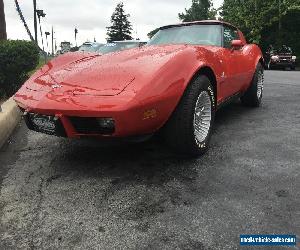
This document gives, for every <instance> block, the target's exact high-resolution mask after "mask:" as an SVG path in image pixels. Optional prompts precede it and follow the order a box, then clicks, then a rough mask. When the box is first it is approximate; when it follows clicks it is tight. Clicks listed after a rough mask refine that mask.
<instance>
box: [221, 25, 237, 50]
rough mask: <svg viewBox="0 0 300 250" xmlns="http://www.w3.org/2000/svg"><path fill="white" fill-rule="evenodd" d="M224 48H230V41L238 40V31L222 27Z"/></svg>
mask: <svg viewBox="0 0 300 250" xmlns="http://www.w3.org/2000/svg"><path fill="white" fill-rule="evenodd" d="M223 37H224V47H225V48H230V47H231V41H232V40H238V39H240V38H239V34H238V31H237V30H236V29H233V28H230V27H227V26H224V34H223Z"/></svg>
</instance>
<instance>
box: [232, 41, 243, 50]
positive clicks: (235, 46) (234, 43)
mask: <svg viewBox="0 0 300 250" xmlns="http://www.w3.org/2000/svg"><path fill="white" fill-rule="evenodd" d="M243 46H244V43H243V42H242V40H232V41H231V47H232V48H233V49H240V48H241V47H243Z"/></svg>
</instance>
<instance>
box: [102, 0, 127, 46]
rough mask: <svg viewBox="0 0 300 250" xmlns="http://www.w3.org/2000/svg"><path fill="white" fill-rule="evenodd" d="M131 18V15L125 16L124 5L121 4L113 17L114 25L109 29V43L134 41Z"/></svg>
mask: <svg viewBox="0 0 300 250" xmlns="http://www.w3.org/2000/svg"><path fill="white" fill-rule="evenodd" d="M129 17H130V15H129V14H125V11H124V4H123V3H122V2H121V3H119V4H118V5H117V7H116V9H115V11H114V13H113V14H112V16H111V23H112V25H111V26H110V27H107V36H108V38H107V41H108V42H112V41H123V40H132V37H131V31H132V25H131V23H130V21H129V20H128V18H129Z"/></svg>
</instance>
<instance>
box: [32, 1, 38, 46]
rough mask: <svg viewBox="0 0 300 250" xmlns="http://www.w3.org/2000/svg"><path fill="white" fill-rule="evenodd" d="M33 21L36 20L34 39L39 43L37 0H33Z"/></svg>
mask: <svg viewBox="0 0 300 250" xmlns="http://www.w3.org/2000/svg"><path fill="white" fill-rule="evenodd" d="M33 22H34V40H35V42H36V44H38V39H37V19H36V0H33Z"/></svg>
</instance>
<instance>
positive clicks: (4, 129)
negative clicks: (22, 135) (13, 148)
mask: <svg viewBox="0 0 300 250" xmlns="http://www.w3.org/2000/svg"><path fill="white" fill-rule="evenodd" d="M1 108H2V111H0V148H1V147H2V146H3V144H4V143H5V142H6V140H7V139H8V137H9V136H10V134H11V133H12V132H13V130H14V128H15V127H16V126H17V124H18V123H19V121H20V119H21V112H20V110H19V108H18V107H17V105H16V103H15V101H14V100H13V98H10V99H9V100H7V101H6V102H5V103H3V104H2V105H1ZM0 110H1V109H0Z"/></svg>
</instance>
